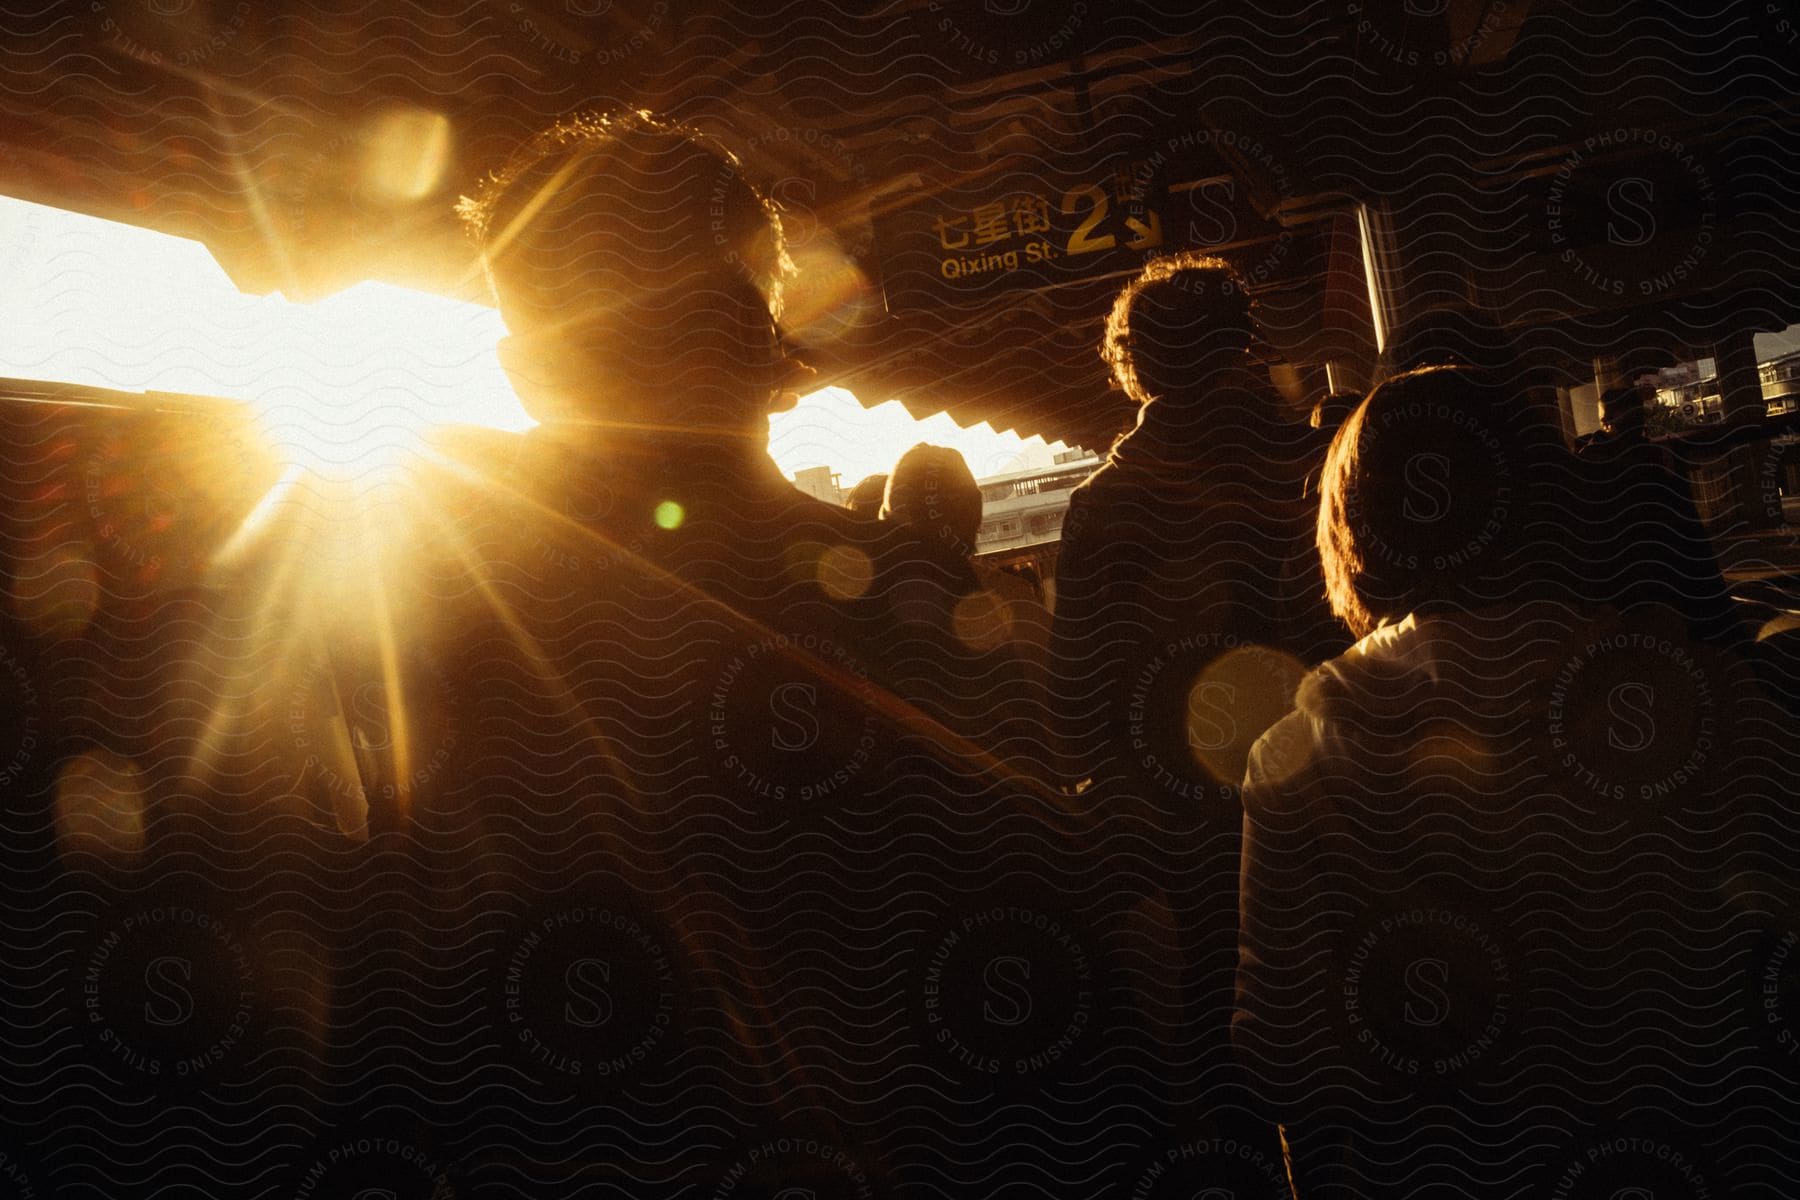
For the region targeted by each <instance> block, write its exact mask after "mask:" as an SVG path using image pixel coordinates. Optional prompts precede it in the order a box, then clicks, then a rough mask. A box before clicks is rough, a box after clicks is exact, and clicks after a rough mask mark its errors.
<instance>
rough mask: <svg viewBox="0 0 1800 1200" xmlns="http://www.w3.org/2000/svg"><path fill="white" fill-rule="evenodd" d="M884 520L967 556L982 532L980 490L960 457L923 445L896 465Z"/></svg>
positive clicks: (944, 448) (883, 513)
mask: <svg viewBox="0 0 1800 1200" xmlns="http://www.w3.org/2000/svg"><path fill="white" fill-rule="evenodd" d="M881 516H882V519H883V520H886V521H898V522H901V523H903V524H906V525H911V526H913V527H914V528H915V529H916V530H917V531H918V532H919V533H920V534H921V535H922V536H923V537H925V538H926V539H927V540H929V541H931V542H932V543H933V544H936V545H939V546H941V547H943V548H945V549H948V550H952V551H954V552H955V553H957V554H959V555H961V556H963V557H967V556H969V555H971V554H973V553H974V552H975V535H976V533H977V532H978V531H979V530H980V528H981V488H980V487H979V486H978V485H977V484H976V482H975V475H974V472H972V471H970V470H969V464H968V463H967V462H965V461H964V460H963V456H962V455H961V454H958V453H957V452H956V451H955V450H952V449H950V448H949V447H947V446H931V445H927V444H925V443H924V442H920V443H919V444H918V445H917V446H914V447H913V448H912V449H911V450H908V451H907V452H906V453H905V454H902V455H901V456H900V461H899V462H897V463H895V464H894V470H893V472H892V474H890V475H889V476H888V481H887V496H886V498H885V500H883V502H882V506H881Z"/></svg>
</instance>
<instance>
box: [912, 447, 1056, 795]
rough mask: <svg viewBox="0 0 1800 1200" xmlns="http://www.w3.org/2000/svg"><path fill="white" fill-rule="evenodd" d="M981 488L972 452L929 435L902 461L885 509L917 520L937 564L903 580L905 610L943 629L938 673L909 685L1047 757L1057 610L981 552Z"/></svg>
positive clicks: (994, 738)
mask: <svg viewBox="0 0 1800 1200" xmlns="http://www.w3.org/2000/svg"><path fill="white" fill-rule="evenodd" d="M981 512H982V498H981V488H980V486H979V485H977V484H976V482H975V475H974V473H973V472H971V471H970V470H969V464H968V463H967V462H966V461H965V460H964V459H963V456H962V455H961V454H959V453H958V452H956V451H955V450H952V449H950V448H948V447H946V446H932V445H928V444H926V443H924V442H921V443H919V444H918V445H916V446H914V447H912V448H911V449H910V450H908V451H907V452H906V453H905V454H902V455H901V456H900V460H899V461H898V462H896V463H895V464H894V469H893V472H892V474H890V475H889V476H888V481H887V494H886V497H885V499H884V500H883V503H882V509H881V516H882V519H883V520H884V521H890V522H893V523H896V524H899V525H902V526H905V527H907V528H908V529H910V530H912V531H913V532H914V533H915V534H916V535H917V538H918V541H919V543H920V545H921V546H922V547H923V548H924V552H925V560H926V562H927V563H928V564H929V569H927V570H921V571H918V572H915V573H911V574H909V576H908V577H907V578H906V579H904V580H897V581H896V582H895V584H894V588H893V594H892V602H893V604H894V606H895V608H896V610H897V611H898V612H899V613H900V614H901V615H903V616H905V617H907V618H909V619H912V620H916V621H917V622H919V623H920V624H922V625H926V626H929V627H931V628H934V629H937V630H939V631H940V632H941V634H942V636H943V637H944V639H945V644H946V647H947V648H948V650H947V653H945V654H944V655H942V656H941V661H938V662H933V663H927V664H926V671H927V674H928V675H929V676H933V677H935V680H936V681H935V682H932V681H930V680H929V679H928V680H927V681H925V682H923V683H922V684H921V685H920V686H918V687H915V688H910V689H908V690H909V692H912V693H916V694H924V695H932V696H943V697H945V698H946V701H947V702H946V703H945V704H944V705H943V711H944V716H945V719H946V720H947V721H948V722H949V723H950V724H952V725H953V726H954V727H955V728H957V729H958V730H959V731H961V732H962V733H963V734H964V735H965V736H967V737H970V738H972V739H974V740H976V741H978V742H980V743H981V744H982V745H984V746H986V747H988V748H989V749H992V750H996V751H999V752H1001V753H1002V754H1003V756H1010V757H1013V758H1016V760H1017V761H1018V762H1019V764H1020V765H1021V769H1025V767H1026V764H1029V767H1030V769H1032V770H1034V771H1036V770H1037V769H1038V768H1039V767H1040V765H1041V763H1042V757H1043V754H1042V742H1043V739H1042V728H1043V727H1042V713H1043V694H1042V689H1043V677H1042V663H1043V652H1044V644H1045V642H1046V640H1047V638H1048V625H1049V615H1048V614H1047V613H1046V612H1045V611H1044V609H1043V606H1042V605H1041V604H1039V603H1038V601H1037V598H1036V597H1035V596H1034V595H1032V593H1031V590H1030V585H1028V584H1027V583H1025V581H1024V580H1022V579H1019V578H1018V577H1017V576H1014V575H1009V574H1007V573H1006V572H1004V571H999V570H996V569H994V568H992V567H989V566H986V565H984V564H982V563H979V562H977V561H975V542H976V537H977V534H978V533H979V531H980V528H981Z"/></svg>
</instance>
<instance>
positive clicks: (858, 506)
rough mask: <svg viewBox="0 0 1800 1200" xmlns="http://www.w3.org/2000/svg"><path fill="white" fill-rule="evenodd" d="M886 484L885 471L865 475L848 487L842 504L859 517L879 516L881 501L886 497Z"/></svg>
mask: <svg viewBox="0 0 1800 1200" xmlns="http://www.w3.org/2000/svg"><path fill="white" fill-rule="evenodd" d="M887 484H888V477H887V475H886V474H885V473H878V474H875V475H865V476H864V477H863V480H862V482H861V483H859V484H857V485H856V486H855V487H853V488H851V489H850V496H849V498H848V500H847V501H846V503H845V505H844V506H845V507H846V508H848V509H849V510H850V511H851V512H853V513H855V514H856V515H857V516H859V517H879V516H880V515H881V504H882V501H884V500H886V499H887Z"/></svg>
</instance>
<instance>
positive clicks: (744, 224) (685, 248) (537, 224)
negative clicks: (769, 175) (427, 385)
mask: <svg viewBox="0 0 1800 1200" xmlns="http://www.w3.org/2000/svg"><path fill="white" fill-rule="evenodd" d="M458 212H459V213H460V215H461V216H462V218H463V220H464V223H465V225H466V226H467V227H468V229H469V231H470V233H471V234H472V235H473V236H474V238H475V239H476V241H477V243H478V244H479V246H480V250H481V259H482V265H483V267H484V269H485V271H486V273H487V278H488V280H489V282H490V284H491V286H492V288H493V291H494V295H495V298H496V299H497V300H498V302H499V306H500V313H501V316H502V318H503V319H504V320H505V322H506V326H507V329H508V331H509V333H510V335H511V336H510V337H508V338H507V339H506V341H505V342H503V343H502V346H501V360H502V363H503V364H504V365H505V366H506V368H507V370H508V373H509V374H510V375H511V376H512V378H513V381H514V385H515V387H516V388H517V389H518V391H519V393H520V396H521V398H522V399H523V400H524V401H525V403H526V406H527V408H528V409H529V410H530V411H531V412H532V415H533V416H535V417H537V418H538V419H539V420H542V421H549V422H581V423H593V424H602V425H616V426H623V427H633V426H641V427H649V428H659V429H666V428H670V427H673V428H677V429H710V428H713V427H714V426H716V425H720V424H722V425H723V426H725V427H726V431H727V432H738V431H740V430H741V429H742V428H748V427H752V426H753V425H754V423H755V422H756V421H758V420H760V419H761V417H762V416H763V415H764V413H765V411H766V405H767V401H768V398H769V392H770V390H771V388H772V383H773V381H774V379H775V366H776V364H777V363H778V362H779V360H780V357H781V356H780V351H779V349H778V339H777V335H776V332H775V324H774V322H775V317H776V316H777V315H778V314H779V312H780V305H781V293H782V286H783V284H784V282H785V281H786V279H787V277H788V275H789V274H790V273H791V270H792V262H791V260H790V259H789V258H788V256H787V252H786V249H785V244H784V241H783V238H782V232H781V222H780V218H779V216H778V214H777V212H776V209H775V207H774V205H773V204H772V203H771V202H770V201H769V199H768V198H767V197H766V196H764V195H763V194H762V193H761V192H760V191H758V190H757V188H756V187H755V186H754V185H752V184H751V183H750V182H749V181H748V180H746V179H745V178H744V175H743V172H742V170H741V165H740V164H739V162H738V160H737V158H736V157H735V156H733V155H732V154H731V152H730V151H728V150H726V149H725V148H723V147H722V146H720V145H718V144H717V143H716V142H715V141H714V140H713V139H712V138H710V137H707V136H706V135H704V134H702V133H700V132H698V131H697V130H694V129H691V128H688V127H685V126H680V125H675V124H671V123H668V122H665V121H661V120H658V119H657V118H655V117H652V116H650V115H649V114H647V113H642V112H624V113H619V114H614V115H610V116H580V117H574V118H570V119H567V120H564V121H562V122H560V123H558V124H557V125H555V126H553V127H552V128H550V129H547V130H545V131H543V132H542V133H540V134H538V135H537V136H535V137H533V138H532V139H531V140H530V141H528V142H527V143H526V144H525V145H524V146H523V147H522V148H521V149H520V150H519V151H518V152H517V153H516V154H515V155H514V156H513V157H512V159H511V161H509V162H508V163H507V165H506V166H505V167H504V168H502V169H501V170H500V171H499V172H497V173H496V174H494V175H492V176H491V177H489V178H488V179H487V180H486V181H485V182H484V184H483V185H482V186H481V188H480V189H479V190H478V191H477V193H476V194H475V195H474V196H471V197H465V198H464V199H463V200H462V202H461V203H460V204H459V205H458ZM733 392H735V393H737V397H736V399H735V400H734V401H727V400H726V399H725V398H724V397H725V394H726V393H733Z"/></svg>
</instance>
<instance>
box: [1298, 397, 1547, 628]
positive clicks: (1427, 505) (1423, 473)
mask: <svg viewBox="0 0 1800 1200" xmlns="http://www.w3.org/2000/svg"><path fill="white" fill-rule="evenodd" d="M1561 449H1562V447H1561V444H1560V443H1553V442H1551V441H1549V440H1548V439H1547V438H1546V436H1545V434H1544V431H1543V430H1542V429H1541V428H1540V427H1539V426H1538V425H1537V424H1535V423H1534V422H1533V421H1532V419H1531V416H1530V414H1529V413H1528V412H1527V411H1526V410H1525V406H1524V405H1523V404H1522V403H1521V402H1520V401H1518V400H1517V398H1516V397H1515V396H1514V395H1513V394H1512V392H1511V391H1510V390H1508V389H1503V388H1500V387H1498V386H1496V385H1495V384H1493V383H1492V382H1490V381H1489V380H1488V379H1487V377H1485V376H1484V375H1483V374H1482V373H1480V372H1478V371H1475V370H1473V369H1471V368H1468V367H1425V368H1421V369H1419V370H1416V371H1410V372H1408V373H1406V374H1404V375H1397V376H1395V377H1393V378H1391V379H1388V380H1386V381H1385V382H1383V383H1382V384H1381V385H1380V386H1378V387H1377V388H1376V389H1375V390H1374V391H1372V392H1371V393H1369V396H1368V399H1366V400H1364V401H1363V402H1362V404H1361V405H1359V406H1358V407H1357V409H1356V411H1355V412H1353V413H1352V414H1351V415H1350V417H1349V419H1348V420H1346V421H1345V422H1344V424H1343V426H1342V427H1341V428H1340V429H1339V430H1338V432H1337V436H1336V437H1335V438H1334V439H1333V440H1332V443H1331V449H1330V451H1329V452H1328V453H1327V454H1326V457H1325V467H1324V470H1323V473H1322V477H1321V479H1320V505H1319V525H1318V544H1319V558H1320V565H1321V567H1322V569H1323V572H1324V576H1325V593H1326V596H1327V598H1328V599H1329V600H1330V602H1331V607H1332V611H1333V612H1335V613H1336V614H1337V616H1338V618H1339V619H1340V620H1342V621H1343V622H1344V624H1345V625H1346V626H1348V627H1349V629H1350V630H1351V632H1353V633H1355V634H1356V635H1357V636H1359V637H1360V636H1362V635H1363V634H1366V633H1368V632H1370V631H1371V630H1373V629H1374V628H1376V627H1377V626H1378V625H1381V624H1383V623H1385V622H1389V621H1395V620H1398V619H1400V618H1401V617H1404V616H1405V615H1406V614H1408V613H1411V612H1418V611H1430V610H1433V609H1446V608H1448V609H1471V608H1477V607H1481V606H1483V605H1486V604H1492V603H1496V602H1499V601H1502V600H1505V599H1506V598H1507V597H1508V596H1509V595H1516V594H1517V590H1518V589H1519V588H1520V587H1522V586H1528V585H1531V584H1535V583H1536V582H1538V579H1539V575H1538V574H1537V573H1536V572H1537V571H1538V570H1539V569H1542V568H1546V567H1547V566H1548V564H1545V563H1537V562H1534V560H1533V558H1532V555H1533V554H1536V553H1542V552H1545V550H1544V548H1543V547H1536V546H1532V545H1528V544H1527V536H1526V534H1527V530H1528V528H1529V527H1530V525H1531V519H1532V515H1533V514H1532V511H1531V510H1532V508H1533V507H1534V505H1536V504H1537V503H1538V502H1539V500H1540V496H1541V492H1540V490H1539V489H1541V488H1542V487H1544V486H1549V485H1548V484H1546V483H1545V482H1544V481H1545V479H1546V477H1547V476H1546V469H1547V468H1548V466H1549V464H1550V462H1551V456H1553V455H1556V454H1557V453H1559V452H1560V451H1561ZM1550 474H1552V475H1553V472H1551V473H1550Z"/></svg>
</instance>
